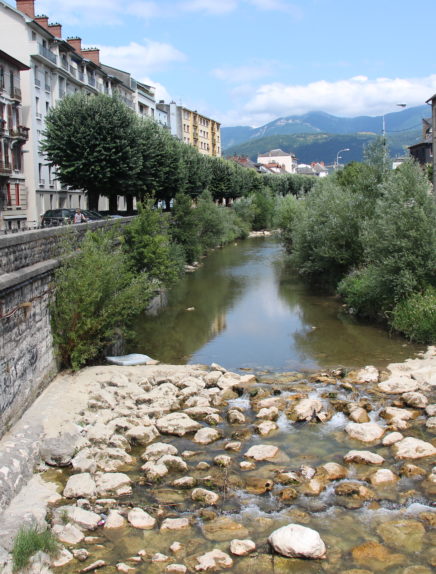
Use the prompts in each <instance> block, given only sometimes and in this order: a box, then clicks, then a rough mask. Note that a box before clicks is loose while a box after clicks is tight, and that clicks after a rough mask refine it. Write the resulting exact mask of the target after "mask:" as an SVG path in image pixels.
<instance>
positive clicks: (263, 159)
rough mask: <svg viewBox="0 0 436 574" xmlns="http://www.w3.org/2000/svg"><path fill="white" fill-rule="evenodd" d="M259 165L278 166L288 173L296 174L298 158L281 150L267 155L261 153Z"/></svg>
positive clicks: (258, 157)
mask: <svg viewBox="0 0 436 574" xmlns="http://www.w3.org/2000/svg"><path fill="white" fill-rule="evenodd" d="M257 161H258V163H262V164H264V165H268V164H276V165H277V166H279V168H283V169H284V170H285V172H286V173H296V171H297V158H296V157H295V155H294V154H292V153H286V152H284V151H283V150H281V149H273V150H271V151H269V152H267V153H261V154H259V155H258V156H257Z"/></svg>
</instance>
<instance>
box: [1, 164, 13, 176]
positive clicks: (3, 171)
mask: <svg viewBox="0 0 436 574" xmlns="http://www.w3.org/2000/svg"><path fill="white" fill-rule="evenodd" d="M10 173H12V167H11V164H10V162H9V161H0V174H3V175H5V174H6V175H9V174H10Z"/></svg>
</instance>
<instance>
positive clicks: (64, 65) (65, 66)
mask: <svg viewBox="0 0 436 574" xmlns="http://www.w3.org/2000/svg"><path fill="white" fill-rule="evenodd" d="M61 66H62V67H63V69H64V70H66V71H67V72H68V71H69V70H68V62H66V61H65V60H62V63H61Z"/></svg>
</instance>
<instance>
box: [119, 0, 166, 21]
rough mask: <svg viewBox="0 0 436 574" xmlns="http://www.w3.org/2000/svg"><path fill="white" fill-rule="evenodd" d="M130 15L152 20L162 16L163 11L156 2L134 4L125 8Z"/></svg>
mask: <svg viewBox="0 0 436 574" xmlns="http://www.w3.org/2000/svg"><path fill="white" fill-rule="evenodd" d="M125 10H126V12H127V13H128V14H132V15H133V16H138V17H139V18H141V19H143V20H150V19H151V18H155V17H157V16H160V15H162V9H161V8H160V7H159V5H158V4H157V3H156V2H132V3H130V4H127V5H126V6H125Z"/></svg>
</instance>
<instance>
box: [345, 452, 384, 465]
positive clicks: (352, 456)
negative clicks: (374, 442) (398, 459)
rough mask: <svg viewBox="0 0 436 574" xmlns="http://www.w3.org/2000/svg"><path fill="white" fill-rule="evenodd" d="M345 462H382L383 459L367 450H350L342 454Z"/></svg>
mask: <svg viewBox="0 0 436 574" xmlns="http://www.w3.org/2000/svg"><path fill="white" fill-rule="evenodd" d="M344 460H345V462H355V463H357V464H383V463H384V461H385V459H384V458H383V457H382V456H380V455H379V454H376V453H375V452H371V451H369V450H350V451H349V452H347V454H346V455H345V456H344Z"/></svg>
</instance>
